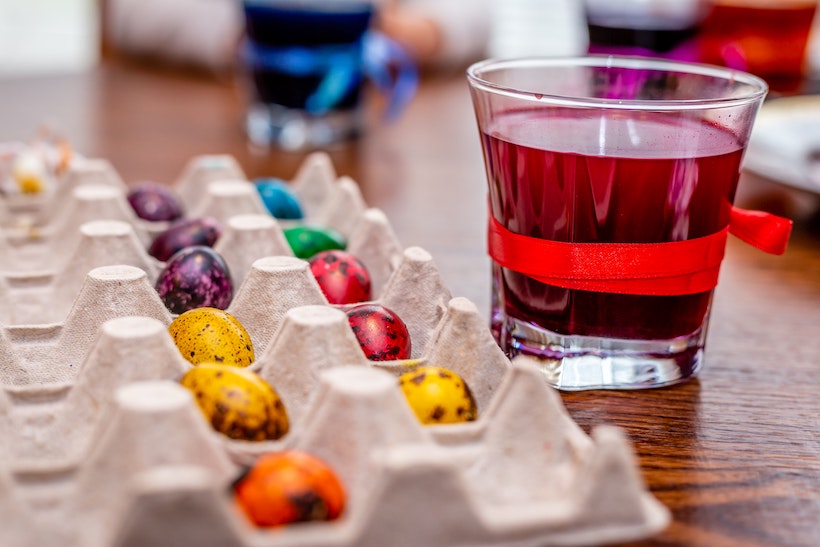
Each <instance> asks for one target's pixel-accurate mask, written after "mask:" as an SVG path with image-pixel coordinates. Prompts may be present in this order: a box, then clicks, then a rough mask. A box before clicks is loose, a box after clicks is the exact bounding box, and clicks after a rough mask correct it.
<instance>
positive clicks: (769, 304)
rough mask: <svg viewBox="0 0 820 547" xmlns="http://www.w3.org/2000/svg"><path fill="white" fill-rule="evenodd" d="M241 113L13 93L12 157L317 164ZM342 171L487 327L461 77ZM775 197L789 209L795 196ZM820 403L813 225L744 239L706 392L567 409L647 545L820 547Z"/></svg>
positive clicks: (50, 89) (81, 95) (6, 115)
mask: <svg viewBox="0 0 820 547" xmlns="http://www.w3.org/2000/svg"><path fill="white" fill-rule="evenodd" d="M242 105H243V94H242V89H241V86H240V85H238V84H237V83H236V81H235V80H233V79H232V78H230V77H218V78H217V77H212V76H202V75H192V74H187V75H186V74H174V73H171V72H169V71H165V70H157V69H148V68H145V67H137V66H127V65H125V64H113V63H108V64H105V65H103V66H101V67H100V68H99V69H97V70H95V71H94V72H92V73H89V74H82V75H66V76H51V77H42V78H27V79H19V80H0V141H7V140H20V139H27V138H29V137H30V136H31V135H33V133H34V131H35V130H36V128H37V127H38V126H39V125H41V124H43V123H48V124H50V125H51V126H52V127H54V128H55V129H56V130H58V131H59V132H61V133H62V134H64V135H65V136H66V137H68V138H69V140H70V141H71V143H72V144H73V146H74V147H75V148H76V149H77V150H78V151H80V152H81V153H83V154H85V155H87V156H91V157H104V158H107V159H109V160H110V161H111V162H112V164H113V165H114V166H115V168H116V169H117V170H118V171H119V173H120V174H121V175H122V177H123V178H124V179H125V180H126V182H135V181H138V180H145V179H153V180H158V181H161V182H171V181H173V180H174V178H175V177H176V176H177V175H178V174H179V173H180V171H181V170H182V167H183V165H184V164H185V162H186V161H187V160H188V159H189V158H190V157H191V156H194V155H198V154H206V153H227V154H232V155H234V156H235V157H236V158H237V159H238V160H239V162H240V163H241V165H242V166H243V168H244V169H245V171H246V173H247V175H248V176H249V177H251V178H252V177H256V176H263V175H270V176H279V177H283V178H290V177H292V176H293V174H294V173H295V171H296V168H297V167H298V165H299V163H300V162H301V160H302V158H303V156H302V155H300V154H290V153H281V152H267V151H259V150H253V149H251V148H250V147H249V146H248V145H247V144H246V141H245V138H244V135H243V132H242V125H241V114H242ZM374 110H375V109H374ZM331 156H332V158H333V161H334V163H335V166H336V169H337V171H338V172H339V174H341V175H350V176H352V177H353V178H354V179H355V180H356V181H357V182H359V184H360V186H361V188H362V191H363V194H364V197H365V200H366V201H367V202H368V203H369V204H370V205H372V206H376V207H379V208H381V209H383V210H384V211H385V212H386V213H387V215H388V217H389V218H390V220H391V223H392V225H393V227H394V229H395V231H396V233H397V235H398V237H399V239H400V240H401V242H402V244H403V245H405V246H410V245H419V246H422V247H424V248H425V249H427V250H428V251H430V252H431V253H432V255H433V256H434V258H435V260H436V263H437V264H438V266H439V269H440V270H441V272H442V275H443V277H444V280H445V282H446V283H447V284H448V285H449V287H450V288H451V290H452V292H453V293H454V295H458V296H466V297H467V298H470V299H471V300H473V301H474V302H475V303H476V304H477V305H478V306H479V308H480V309H481V310H482V311H484V312H485V313H486V312H487V311H488V308H489V277H488V268H489V261H488V259H487V257H486V255H485V252H484V223H485V219H486V217H485V179H484V174H483V164H482V159H481V152H480V148H479V140H478V135H477V131H476V129H475V122H474V119H473V114H472V108H471V106H470V102H469V95H468V91H467V87H466V81H465V80H464V78H463V77H462V76H461V74H460V73H454V74H448V75H437V76H428V77H427V78H426V79H425V81H424V84H423V86H422V88H421V90H420V93H419V94H418V96H417V97H416V99H415V100H414V101H413V103H412V104H411V106H410V108H409V109H408V111H407V112H406V114H405V115H404V117H403V118H402V119H401V120H399V121H398V122H397V123H395V124H393V125H390V126H384V125H381V124H379V123H378V117H377V115H376V113H375V112H374V115H373V116H372V117H371V121H370V128H369V131H368V134H367V136H366V137H365V138H363V139H362V140H360V141H359V142H357V143H353V144H347V145H343V146H339V147H338V148H336V149H334V150H332V151H331ZM745 178H749V176H748V175H747V176H745ZM756 182H759V181H756ZM745 183H746V181H745V180H744V181H742V182H741V184H745ZM763 184H764V185H766V184H769V187H767V191H770V193H771V195H770V196H768V197H770V198H774V200H773V201H770V203H772V204H773V205H772V206H773V207H774V206H776V204H777V203H779V202H780V201H779V200H781V198H782V197H783V196H782V194H783V192H784V191H783V190H782V189H781V188H779V187H778V186H776V185H773V184H771V183H766V182H763ZM803 198H804V199H805V196H803ZM809 199H810V200H811V199H813V198H812V197H809ZM741 204H742V203H741ZM819 394H820V223H818V222H817V221H816V220H814V221H813V220H811V219H809V220H805V219H804V220H801V221H800V222H799V223H798V224H797V226H796V229H795V233H794V235H793V238H792V241H791V244H790V247H789V250H788V252H787V253H786V255H785V256H783V257H772V256H768V255H765V254H763V253H761V252H759V251H756V250H754V249H752V248H750V247H748V246H746V245H744V244H742V243H740V242H738V241H737V240H730V242H729V246H728V249H727V257H726V260H725V262H724V265H723V268H722V272H721V279H720V285H719V287H718V289H717V293H716V297H715V301H714V307H713V313H712V324H711V329H710V334H709V339H708V345H707V356H706V365H705V368H704V370H703V372H702V373H701V375H700V378H699V379H697V380H693V381H690V382H688V383H686V384H683V385H680V386H676V387H671V388H666V389H659V390H652V391H634V392H600V391H597V392H582V393H565V394H563V398H564V401H565V404H566V405H567V407H568V409H569V411H570V413H571V415H572V416H573V418H574V419H575V420H576V421H577V422H578V423H579V424H581V426H582V427H584V428H585V429H587V430H588V429H589V428H591V427H593V426H595V425H596V424H601V423H614V424H617V425H619V426H621V427H623V428H624V429H625V430H626V432H627V433H628V435H629V437H630V438H631V440H632V442H633V443H634V446H635V450H636V452H637V454H638V456H639V459H640V463H641V466H642V470H643V473H644V477H645V479H646V481H647V483H648V485H649V487H650V488H651V490H652V491H653V492H654V493H655V495H656V496H657V497H658V498H659V499H660V501H661V502H663V503H664V504H666V505H667V506H668V507H669V508H670V509H671V510H672V512H673V516H674V521H673V523H672V524H671V526H670V527H669V528H668V529H667V530H666V531H665V532H664V533H662V534H660V535H659V536H657V537H656V538H654V539H652V540H650V541H645V542H641V543H640V545H703V546H714V545H727V546H733V545H737V546H741V545H742V546H747V545H801V546H816V545H820V402H818V401H820V395H819Z"/></svg>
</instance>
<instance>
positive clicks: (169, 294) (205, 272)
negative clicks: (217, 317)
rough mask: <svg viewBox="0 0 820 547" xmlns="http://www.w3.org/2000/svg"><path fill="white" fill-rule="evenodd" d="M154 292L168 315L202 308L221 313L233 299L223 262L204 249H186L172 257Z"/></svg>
mask: <svg viewBox="0 0 820 547" xmlns="http://www.w3.org/2000/svg"><path fill="white" fill-rule="evenodd" d="M156 288H157V292H158V293H159V297H160V298H161V299H162V301H163V303H164V304H165V307H166V308H168V309H169V310H170V311H171V313H184V312H186V311H188V310H192V309H195V308H204V307H208V308H219V309H220V310H224V309H225V308H227V307H228V304H230V303H231V299H232V298H233V283H232V282H231V274H230V272H229V271H228V265H227V264H226V263H225V259H223V258H222V257H221V256H220V255H219V253H217V252H216V251H214V250H213V249H211V248H210V247H205V246H203V245H197V246H194V247H186V248H185V249H182V250H181V251H179V252H177V253H176V254H175V255H174V256H172V257H171V258H170V259H169V260H168V262H167V263H166V264H165V268H163V270H162V272H160V274H159V278H158V279H157V286H156Z"/></svg>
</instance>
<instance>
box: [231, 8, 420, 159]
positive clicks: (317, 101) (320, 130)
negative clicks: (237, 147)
mask: <svg viewBox="0 0 820 547" xmlns="http://www.w3.org/2000/svg"><path fill="white" fill-rule="evenodd" d="M242 4H243V12H244V16H245V28H246V40H245V44H244V46H243V49H242V60H243V66H244V71H245V75H246V78H245V79H246V83H247V86H246V87H247V89H248V92H249V93H248V95H249V97H248V108H247V113H246V120H245V127H246V131H247V134H248V137H249V139H250V141H251V142H252V143H254V144H256V145H260V146H274V147H278V148H283V149H287V150H302V149H312V148H324V147H327V146H330V145H333V144H336V143H338V142H341V141H344V140H348V139H351V138H355V137H357V136H358V135H359V134H360V133H361V132H362V130H363V127H364V118H363V104H364V103H363V101H364V95H365V83H366V81H372V82H373V83H375V84H376V87H377V88H378V90H379V91H381V92H383V93H384V94H385V95H386V96H387V100H388V106H387V116H388V117H395V116H397V115H398V114H399V112H400V111H401V110H402V108H403V107H404V106H405V104H406V103H407V102H408V101H409V100H410V98H411V97H412V95H413V93H414V92H415V89H416V85H417V79H418V76H417V73H416V67H415V65H414V63H413V60H412V59H411V58H410V56H409V55H408V54H407V52H405V51H404V50H403V49H402V48H401V47H400V46H399V45H398V44H397V43H396V42H394V41H392V40H390V39H388V38H387V37H386V36H384V35H382V34H379V33H378V32H375V31H374V30H372V29H371V26H372V22H373V19H374V16H375V10H376V5H375V3H374V0H243V3H242Z"/></svg>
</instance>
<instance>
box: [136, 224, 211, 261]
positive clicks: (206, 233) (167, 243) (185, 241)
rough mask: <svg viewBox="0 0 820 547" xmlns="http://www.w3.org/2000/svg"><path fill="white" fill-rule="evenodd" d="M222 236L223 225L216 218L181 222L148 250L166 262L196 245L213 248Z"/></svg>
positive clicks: (160, 235)
mask: <svg viewBox="0 0 820 547" xmlns="http://www.w3.org/2000/svg"><path fill="white" fill-rule="evenodd" d="M220 235H222V225H221V224H220V223H219V222H218V221H217V220H216V219H214V218H211V217H202V218H191V219H187V220H180V221H179V222H175V223H174V224H172V225H171V226H169V227H168V229H167V230H165V231H164V232H162V233H161V234H159V235H158V236H157V237H156V238H155V239H154V241H153V243H151V247H149V248H148V254H150V255H151V256H153V257H154V258H156V259H157V260H162V261H163V262H164V261H166V260H168V259H169V258H171V255H173V254H174V253H176V252H177V251H179V250H181V249H184V248H185V247H193V246H194V245H205V246H206V247H213V245H214V243H216V240H217V239H219V236H220Z"/></svg>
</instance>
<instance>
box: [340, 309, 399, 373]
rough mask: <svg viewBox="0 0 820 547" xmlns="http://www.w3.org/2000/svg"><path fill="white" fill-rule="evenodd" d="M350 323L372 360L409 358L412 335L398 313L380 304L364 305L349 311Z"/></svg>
mask: <svg viewBox="0 0 820 547" xmlns="http://www.w3.org/2000/svg"><path fill="white" fill-rule="evenodd" d="M347 320H348V322H349V323H350V327H351V328H352V329H353V333H354V334H355V335H356V338H357V339H358V340H359V345H360V346H361V347H362V351H364V354H365V355H366V356H367V358H368V359H370V360H371V361H392V360H395V359H409V358H410V333H409V332H408V331H407V325H405V324H404V321H402V320H401V318H400V317H399V316H398V315H396V313H395V312H393V311H391V310H390V309H388V308H385V307H384V306H381V305H379V304H361V305H358V306H354V307H352V308H350V309H349V310H348V311H347Z"/></svg>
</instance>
